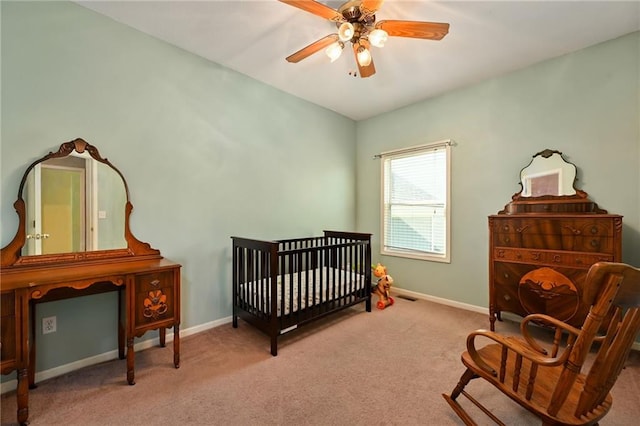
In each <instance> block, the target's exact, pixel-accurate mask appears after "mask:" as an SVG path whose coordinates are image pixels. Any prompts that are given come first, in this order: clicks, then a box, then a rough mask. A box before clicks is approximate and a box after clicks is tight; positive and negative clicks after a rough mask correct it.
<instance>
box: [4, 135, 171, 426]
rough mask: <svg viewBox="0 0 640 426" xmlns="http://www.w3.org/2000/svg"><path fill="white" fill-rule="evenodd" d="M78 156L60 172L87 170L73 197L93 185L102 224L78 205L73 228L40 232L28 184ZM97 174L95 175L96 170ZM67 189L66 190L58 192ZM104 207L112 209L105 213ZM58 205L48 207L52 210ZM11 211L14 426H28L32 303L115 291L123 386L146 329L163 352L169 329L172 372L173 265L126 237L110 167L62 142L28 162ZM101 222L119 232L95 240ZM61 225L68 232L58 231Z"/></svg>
mask: <svg viewBox="0 0 640 426" xmlns="http://www.w3.org/2000/svg"><path fill="white" fill-rule="evenodd" d="M84 153H87V154H89V155H85V156H84V157H80V158H83V160H81V161H78V159H77V158H75V159H73V162H74V164H73V167H68V168H67V169H65V172H66V170H69V169H74V171H76V170H77V171H78V173H79V174H82V175H83V179H84V175H85V174H86V175H91V174H92V173H91V172H90V170H91V169H93V170H94V173H93V175H94V176H96V181H95V182H93V183H91V182H90V181H89V180H86V181H85V183H84V184H83V185H79V186H80V188H82V189H81V191H85V190H86V187H87V186H89V185H94V188H93V191H94V195H95V194H96V193H98V194H101V195H102V198H105V197H106V198H107V199H108V201H109V202H108V203H104V204H100V202H99V201H98V205H97V206H94V207H97V208H96V211H95V212H94V213H95V215H94V216H95V218H96V220H97V219H98V218H100V219H104V220H103V222H100V221H97V222H95V221H94V222H92V219H91V218H90V217H89V216H90V214H89V213H88V212H89V211H90V210H91V207H90V206H89V203H87V205H80V206H79V207H78V209H79V210H82V212H80V213H77V214H83V215H84V214H85V213H86V217H83V219H82V220H80V221H78V223H77V225H78V226H77V228H78V229H74V228H76V227H74V226H73V224H74V223H75V222H73V221H72V220H71V219H67V218H64V220H63V221H62V225H65V226H51V225H49V228H48V229H46V230H45V229H40V226H41V225H40V224H39V223H38V221H39V220H41V221H42V227H45V226H47V225H46V224H47V223H51V222H50V221H49V222H47V221H46V220H45V218H44V217H45V216H46V214H47V213H48V212H49V211H51V210H52V209H47V208H42V216H43V217H42V218H38V219H32V217H31V216H30V214H31V213H30V212H32V211H33V210H38V207H36V208H35V209H34V206H33V205H34V204H37V203H38V202H39V201H38V200H39V198H40V197H39V196H35V197H34V190H33V189H32V188H31V187H29V188H27V186H28V185H29V183H28V182H31V181H33V180H37V179H39V177H38V176H40V171H39V170H38V169H39V168H46V167H50V166H51V165H55V166H56V167H58V169H59V168H60V167H59V163H60V160H61V159H64V158H66V157H68V156H71V155H73V156H79V155H80V154H84ZM83 162H86V164H84V163H83ZM78 164H80V165H81V166H78ZM85 167H86V169H85ZM53 168H55V167H53ZM98 168H102V169H101V170H96V169H98ZM54 172H55V171H54ZM43 175H44V173H43ZM48 176H51V175H48ZM65 176H67V175H65ZM98 176H99V177H100V179H99V178H97V177H98ZM48 179H51V177H48ZM101 179H102V180H101ZM43 183H46V182H43ZM114 183H115V186H114ZM42 186H43V188H44V185H42ZM67 186H68V187H71V185H66V186H64V187H65V188H66V187H67ZM79 191H80V190H79ZM116 194H119V195H118V196H120V198H117V197H116ZM41 197H42V200H44V199H45V198H46V197H49V198H50V197H51V195H50V194H46V193H45V190H44V189H42V196H41ZM66 198H67V199H73V198H77V199H89V198H90V197H88V196H87V194H86V193H81V194H76V197H66ZM96 198H98V197H96ZM25 200H26V201H25ZM98 200H100V198H98ZM116 200H118V202H116ZM42 202H43V203H44V201H42ZM28 204H30V205H28ZM111 205H115V206H116V207H115V208H114V209H113V210H108V208H109V206H111ZM59 206H60V205H59V204H56V207H59ZM14 207H15V209H16V212H17V214H18V218H19V225H18V231H17V232H16V235H15V237H14V238H13V240H12V241H11V242H10V243H9V244H8V245H7V246H6V247H4V248H2V250H0V301H1V303H2V306H1V309H2V311H0V312H1V318H0V321H1V322H0V325H1V327H0V328H1V334H0V344H1V345H0V370H1V371H0V372H1V373H2V374H9V373H11V372H13V371H17V382H18V384H17V392H16V394H17V406H18V409H17V420H18V423H20V424H21V425H24V424H27V423H28V418H29V389H30V388H34V387H35V370H36V365H35V360H36V342H37V340H38V339H37V336H38V327H36V315H35V311H36V305H37V304H39V303H44V302H50V301H54V300H61V299H66V298H71V297H78V296H85V295H91V294H98V293H103V292H107V291H116V292H118V294H119V297H118V306H117V309H114V315H113V317H114V329H116V328H117V333H118V355H119V357H120V358H121V359H124V358H125V357H126V378H127V382H128V383H129V384H130V385H133V384H135V376H134V339H135V338H136V337H140V336H142V335H143V334H145V333H146V332H147V331H150V330H159V336H160V345H161V346H165V339H166V329H167V328H171V327H173V364H174V366H175V368H178V367H179V366H180V335H179V326H180V270H181V266H180V265H179V264H177V263H175V262H172V261H170V260H168V259H165V258H163V257H162V256H161V255H160V251H159V250H156V249H154V248H151V246H150V245H149V244H147V243H144V242H141V241H139V240H137V239H136V238H135V237H134V236H133V234H132V233H131V230H130V229H129V217H130V214H131V211H132V210H133V206H132V204H131V203H130V202H129V190H128V188H127V184H126V181H125V180H124V177H123V176H122V175H121V173H120V172H119V171H118V169H116V168H115V167H114V166H113V165H112V164H111V163H110V162H109V161H107V160H106V159H103V158H102V157H101V156H100V154H99V152H98V150H97V149H96V148H95V147H94V146H92V145H89V144H88V143H87V142H85V141H84V140H82V139H76V140H73V141H70V142H66V143H64V144H62V145H61V146H60V149H59V150H58V151H57V152H50V153H49V154H48V155H46V156H45V157H43V158H41V159H40V160H37V161H35V162H34V163H32V164H31V165H30V166H29V167H28V168H27V170H26V172H25V174H24V177H23V179H22V182H21V184H20V188H19V190H18V199H17V201H16V202H15V203H14ZM63 207H64V209H62V208H57V209H55V210H56V213H58V212H59V211H61V210H64V211H67V210H71V209H73V206H72V205H69V206H66V205H65V206H63ZM98 210H99V211H100V213H101V214H100V215H99V214H98ZM36 217H37V215H36ZM27 218H29V219H27ZM108 219H113V220H112V222H114V223H116V224H120V227H116V230H115V231H112V232H110V233H109V232H107V231H103V232H101V233H100V235H98V233H97V232H95V230H96V229H105V225H107V224H108V223H107V224H105V223H104V222H108ZM60 223H61V222H58V224H60ZM69 223H70V224H71V226H66V225H68V224H69ZM101 227H102V228H101ZM67 229H68V230H69V234H73V236H72V237H69V236H66V235H65V230H67ZM77 235H83V236H84V238H82V244H81V245H79V248H78V249H73V251H69V252H55V251H48V252H47V251H46V249H47V246H46V245H45V242H47V243H48V242H49V240H58V241H53V242H54V243H55V245H54V246H53V247H60V246H61V245H62V246H64V244H66V243H67V242H68V241H76V240H78V238H77ZM67 237H69V238H67ZM91 239H93V241H91ZM101 239H102V240H101ZM114 240H115V241H118V243H117V244H120V247H118V248H109V249H100V245H105V243H104V241H108V242H109V243H111V242H112V241H114ZM61 241H62V243H61ZM92 244H93V246H92ZM50 247H51V246H50ZM78 344H81V342H78Z"/></svg>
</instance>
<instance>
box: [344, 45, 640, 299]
mask: <svg viewBox="0 0 640 426" xmlns="http://www.w3.org/2000/svg"><path fill="white" fill-rule="evenodd" d="M639 64H640V33H634V34H631V35H627V36H624V37H621V38H619V39H616V40H613V41H609V42H606V43H602V44H599V45H596V46H593V47H590V48H587V49H584V50H581V51H578V52H575V53H572V54H569V55H566V56H562V57H559V58H556V59H553V60H549V61H546V62H543V63H540V64H538V65H535V66H531V67H529V68H526V69H523V70H520V71H517V72H513V73H510V74H508V75H504V76H501V77H498V78H494V79H491V80H488V81H485V82H483V83H480V84H477V85H474V86H470V87H466V88H463V89H460V90H456V91H453V92H450V93H447V94H444V95H442V96H439V97H437V98H434V99H430V100H427V101H424V102H421V103H417V104H414V105H411V106H409V107H406V108H403V109H400V110H397V111H394V112H391V113H388V114H384V115H381V116H378V117H375V118H372V119H369V120H366V121H361V122H358V124H357V146H358V148H357V153H358V154H357V157H358V164H357V191H356V193H357V197H358V203H357V206H358V215H357V223H358V228H359V230H360V231H367V232H374V233H375V234H376V236H375V248H374V255H373V258H374V262H378V261H381V262H382V263H384V264H386V266H387V268H388V270H389V273H390V274H391V275H392V276H393V277H394V281H395V284H396V285H397V286H398V287H402V288H405V289H408V290H412V291H415V292H419V293H424V294H428V295H431V296H436V297H441V298H445V299H450V300H455V301H458V302H462V303H468V304H471V305H475V306H482V307H487V306H488V299H489V294H488V284H487V282H488V256H489V254H488V248H489V243H488V235H489V233H488V226H487V216H488V215H490V214H495V213H497V212H498V211H499V210H501V209H502V208H503V207H504V205H505V204H507V202H509V201H510V200H511V196H512V195H513V194H514V193H516V192H518V191H519V190H520V186H519V184H518V183H519V175H520V170H521V169H522V168H523V167H525V166H526V165H527V164H528V163H529V162H530V160H531V156H532V155H534V154H535V153H537V152H539V151H541V150H543V149H545V148H551V149H557V150H559V151H561V152H563V153H564V155H565V158H567V159H568V160H569V161H571V162H573V163H575V164H576V165H577V167H578V174H577V177H578V179H579V180H578V182H577V187H578V188H579V189H582V190H584V191H586V192H587V193H589V195H590V196H591V198H592V199H593V200H594V201H595V202H596V203H598V204H599V206H600V207H602V208H604V209H607V210H608V211H609V212H611V213H617V214H621V215H624V219H623V223H624V226H623V261H625V262H629V263H632V264H635V265H640V235H639V234H640V212H639V208H640V201H639V194H640V189H639V188H640V176H639V174H638V170H639V158H640V155H639V148H640V118H639V117H640V106H639V104H640V91H639V80H640V65H639ZM434 66H437V64H434ZM442 139H453V140H454V142H455V146H454V147H453V148H452V166H451V167H452V201H451V221H452V223H451V226H452V244H451V250H452V255H451V263H450V264H444V263H434V262H425V261H416V260H406V259H401V258H394V257H388V256H385V257H381V256H380V254H379V253H380V239H379V234H380V227H379V221H380V207H379V203H380V164H379V160H372V158H373V156H374V155H375V154H377V153H380V152H384V151H389V150H392V149H395V148H401V147H407V146H412V145H418V144H423V143H428V142H434V141H438V140H442Z"/></svg>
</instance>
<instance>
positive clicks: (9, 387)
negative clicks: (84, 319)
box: [0, 317, 231, 394]
mask: <svg viewBox="0 0 640 426" xmlns="http://www.w3.org/2000/svg"><path fill="white" fill-rule="evenodd" d="M230 322H231V317H226V318H222V319H219V320H215V321H211V322H207V323H204V324H200V325H197V326H195V327H190V328H187V329H184V330H180V338H183V337H187V336H191V335H192V334H197V333H200V332H203V331H205V330H209V329H211V328H215V327H219V326H221V325H224V324H228V323H230ZM172 341H173V332H171V333H170V332H169V330H167V342H172ZM157 344H158V342H157V339H147V340H143V341H141V342H138V343H136V344H134V345H133V350H134V351H135V352H138V351H142V350H145V349H148V348H151V347H153V346H156V345H157ZM117 358H118V350H117V349H115V350H113V351H109V352H105V353H102V354H99V355H95V356H92V357H89V358H84V359H80V360H78V361H74V362H71V363H69V364H65V365H60V366H58V367H54V368H51V369H49V370H44V371H40V372H37V373H36V383H38V382H42V381H44V380H47V379H51V378H53V377H57V376H61V375H63V374H66V373H70V372H72V371H75V370H79V369H81V368H84V367H88V366H90V365H94V364H99V363H101V362H106V361H111V360H114V359H117ZM17 387H18V380H17V379H14V380H10V381H7V382H3V383H2V384H1V385H0V393H2V394H4V393H6V392H10V391H13V390H15V389H16V388H17Z"/></svg>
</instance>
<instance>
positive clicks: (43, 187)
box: [1, 139, 158, 266]
mask: <svg viewBox="0 0 640 426" xmlns="http://www.w3.org/2000/svg"><path fill="white" fill-rule="evenodd" d="M14 207H15V209H16V212H17V213H18V217H19V229H18V232H17V233H16V236H15V238H14V240H13V241H12V242H11V243H10V244H9V245H7V247H5V248H3V249H2V264H1V266H8V265H13V264H21V263H41V262H44V263H49V262H57V261H74V260H85V259H97V258H99V259H102V258H110V257H122V256H134V255H138V254H157V253H158V251H157V250H154V249H151V248H150V247H149V245H148V244H146V243H141V242H140V241H138V240H137V239H135V238H134V237H133V235H131V232H130V230H129V225H128V223H129V214H130V212H131V210H132V208H133V207H132V205H131V203H130V201H129V191H128V188H127V183H126V181H125V179H124V177H123V176H122V174H121V173H120V171H119V170H118V169H117V168H116V167H115V166H113V165H112V164H111V163H110V162H109V160H107V159H106V158H102V157H101V155H100V153H99V152H98V149H97V148H96V147H94V146H92V145H90V144H89V143H87V142H86V141H85V140H83V139H75V140H73V141H70V142H66V143H63V144H62V145H60V148H59V149H58V151H57V152H50V153H49V154H47V155H45V156H44V157H42V158H41V159H39V160H37V161H35V162H33V163H32V164H31V165H30V166H29V167H27V170H26V171H25V174H24V176H23V178H22V181H21V182H20V187H19V189H18V199H17V201H16V202H15V204H14Z"/></svg>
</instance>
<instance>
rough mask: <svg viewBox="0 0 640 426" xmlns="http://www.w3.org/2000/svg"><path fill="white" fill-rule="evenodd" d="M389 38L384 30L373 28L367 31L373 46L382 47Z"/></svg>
mask: <svg viewBox="0 0 640 426" xmlns="http://www.w3.org/2000/svg"><path fill="white" fill-rule="evenodd" d="M387 38H389V34H387V32H386V31H385V30H381V29H375V30H373V31H371V32H370V33H369V43H371V44H372V45H373V46H375V47H383V46H384V43H385V42H386V41H387Z"/></svg>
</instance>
